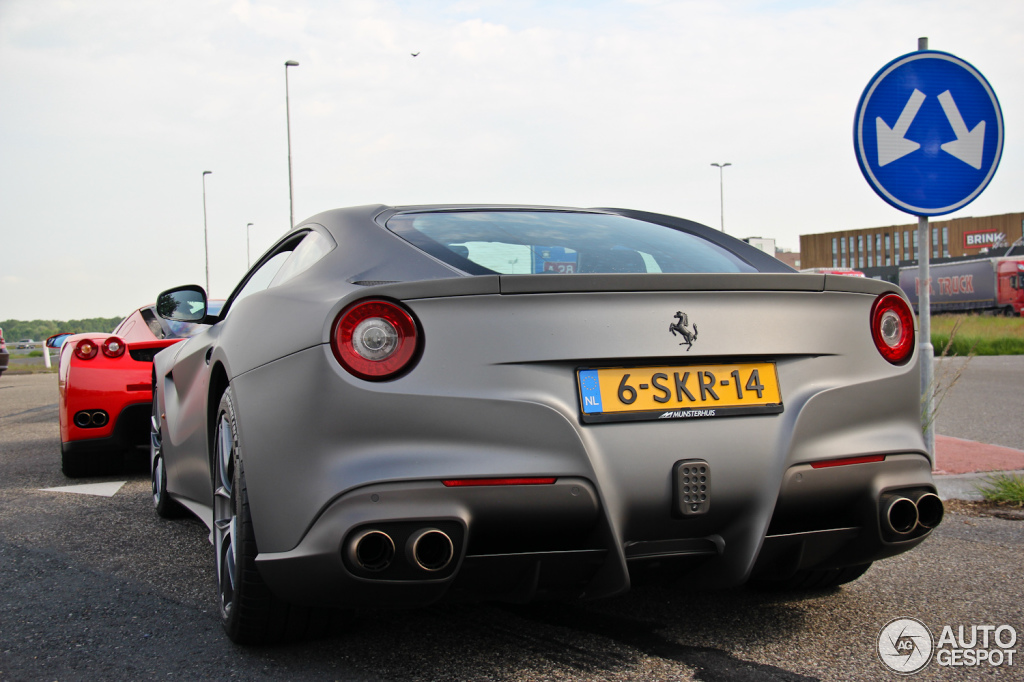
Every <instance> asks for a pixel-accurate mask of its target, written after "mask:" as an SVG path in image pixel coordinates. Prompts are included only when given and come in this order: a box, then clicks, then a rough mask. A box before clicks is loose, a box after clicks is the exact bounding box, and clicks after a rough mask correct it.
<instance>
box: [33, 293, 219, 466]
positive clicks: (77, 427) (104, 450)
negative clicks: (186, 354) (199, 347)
mask: <svg viewBox="0 0 1024 682" xmlns="http://www.w3.org/2000/svg"><path fill="white" fill-rule="evenodd" d="M220 305H221V302H216V303H214V304H212V308H213V309H214V310H216V309H219V306H220ZM204 328H205V325H201V324H195V323H190V322H173V321H169V320H165V319H163V318H161V317H159V316H158V315H157V314H156V310H155V309H154V307H153V306H151V305H150V306H145V307H143V308H139V309H138V310H136V311H135V312H133V313H132V314H131V315H129V316H128V317H126V318H125V319H124V320H122V322H121V324H119V325H117V328H116V329H114V331H113V332H112V333H110V334H96V333H89V334H56V335H54V336H51V337H50V338H49V339H47V341H46V345H47V346H48V347H50V348H59V349H60V360H59V364H58V383H57V386H58V390H59V392H60V401H59V402H60V404H59V412H60V453H61V470H62V471H63V472H64V474H65V475H66V476H71V477H80V476H89V475H91V474H94V473H103V472H104V471H106V470H109V469H111V468H112V467H113V466H116V465H117V464H118V463H120V461H121V457H122V455H123V454H124V453H126V452H130V451H132V450H134V449H135V448H137V447H139V446H148V445H149V418H150V411H151V405H152V399H153V392H152V388H153V384H152V374H153V356H154V355H156V354H157V353H159V352H160V351H161V350H163V349H164V348H166V347H167V346H170V345H172V344H175V343H178V342H179V341H181V340H182V339H186V338H188V337H189V336H192V335H193V334H196V333H197V332H199V331H200V330H202V329H204Z"/></svg>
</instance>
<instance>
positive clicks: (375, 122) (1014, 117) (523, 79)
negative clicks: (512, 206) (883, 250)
mask: <svg viewBox="0 0 1024 682" xmlns="http://www.w3.org/2000/svg"><path fill="white" fill-rule="evenodd" d="M919 36H928V37H929V39H930V47H931V48H932V49H937V50H944V51H947V52H952V53H953V54H956V55H957V56H959V57H961V58H963V59H965V60H967V61H969V62H971V63H972V64H973V65H974V66H975V67H977V68H978V69H979V70H980V71H981V72H982V73H984V74H985V76H986V77H987V78H988V80H989V82H991V83H992V85H993V87H994V89H995V91H996V93H997V95H998V97H999V99H1000V103H1001V105H1002V109H1003V115H1004V118H1005V129H1006V137H1005V147H1004V153H1003V159H1002V163H1001V165H1000V168H999V171H998V172H997V173H996V175H995V178H994V180H993V181H992V183H991V185H989V187H988V189H987V190H986V191H985V193H984V194H982V195H981V197H980V198H979V199H977V200H976V201H975V202H974V203H972V204H971V205H969V206H967V207H966V208H965V209H963V210H961V211H959V212H957V213H954V214H952V215H951V217H958V216H968V215H993V214H999V213H1009V212H1014V211H1021V210H1024V198H1022V196H1021V194H1022V192H1021V189H1022V187H1024V160H1022V158H1021V154H1020V152H1021V150H1022V143H1024V138H1022V135H1024V132H1022V131H1024V121H1022V118H1024V113H1022V112H1024V77H1022V76H1024V50H1022V49H1021V47H1020V46H1021V45H1022V44H1024V3H1017V2H1009V1H1007V0H974V1H973V2H964V1H963V0H953V1H947V0H927V1H918V0H840V1H835V2H830V1H825V0H821V1H817V0H788V1H782V0H779V1H773V0H736V1H726V0H720V1H718V2H710V1H704V0H697V1H682V2H674V1H664V2H662V1H659V0H632V1H629V0H592V1H583V0H579V1H575V2H574V1H571V0H545V1H538V2H531V1H529V0H526V1H521V2H515V1H511V0H508V1H505V0H479V1H474V0H425V1H415V2H414V1H412V0H405V1H402V0H352V1H346V0H175V1H174V2H165V1H153V0H0V98H2V99H0V319H8V318H14V319H37V318H45V319H54V318H55V319H70V318H83V317H95V316H102V317H113V316H118V315H126V314H128V313H129V312H130V311H131V310H133V309H134V308H137V307H138V306H140V305H143V304H146V303H150V302H152V300H153V299H154V298H155V297H156V294H157V293H158V292H159V291H160V290H162V289H164V288H168V287H170V286H174V285H178V284H185V283H193V282H197V283H203V281H204V278H205V274H204V255H203V184H202V172H203V171H204V170H210V171H212V175H209V176H207V177H206V201H207V219H208V226H209V243H210V282H211V289H212V292H211V293H212V295H213V296H215V297H223V296H226V295H227V294H228V293H229V292H230V290H231V288H232V287H233V286H234V284H235V283H236V282H237V281H238V280H239V278H240V277H241V276H242V275H243V274H244V272H245V269H246V266H247V255H246V224H247V223H253V227H252V228H251V230H250V234H251V253H252V259H253V260H255V259H256V258H257V256H258V255H259V254H260V253H262V252H263V251H264V250H265V249H266V248H267V247H269V246H270V245H271V244H272V243H273V241H274V240H275V239H277V237H278V236H280V235H281V234H282V233H283V232H284V231H285V230H286V229H287V227H288V165H287V141H286V135H285V80H284V62H285V60H288V59H294V60H296V61H298V62H299V63H300V66H298V67H293V68H291V69H289V82H290V93H291V125H292V157H293V167H294V185H295V218H296V220H301V219H303V218H305V217H308V216H310V215H313V214H315V213H318V212H320V211H322V210H325V209H329V208H336V207H340V206H353V205H360V204H371V203H384V204H392V205H400V204H411V203H440V202H500V203H541V204H554V205H565V206H621V207H628V208H638V209H644V210H652V211H658V212H663V213H670V214H674V215H680V216H683V217H686V218H690V219H692V220H696V221H698V222H703V223H706V224H709V225H712V226H718V224H719V220H720V215H719V175H718V173H719V172H718V170H717V169H716V168H713V167H711V166H710V164H711V163H712V162H729V163H731V164H733V165H732V166H730V167H729V168H727V169H726V170H725V229H726V231H727V232H728V233H730V234H732V235H734V236H739V237H749V236H764V237H774V238H775V239H776V240H777V242H778V244H779V246H782V247H787V248H792V249H796V248H798V247H799V235H800V234H806V233H813V232H824V231H830V230H835V229H852V228H859V227H872V226H878V225H893V224H905V223H910V222H913V221H914V220H915V219H914V218H913V217H911V216H908V215H906V214H903V213H900V212H898V211H896V210H895V209H893V208H891V207H889V206H888V205H887V204H885V203H884V202H883V201H882V200H881V199H879V198H878V197H877V196H876V195H875V194H874V192H873V191H872V190H871V189H870V188H869V186H868V185H867V183H866V182H865V181H864V179H863V177H862V176H861V174H860V171H859V169H858V167H857V162H856V158H855V156H854V152H853V143H852V125H853V116H854V109H855V107H856V105H857V101H858V98H859V97H860V94H861V91H862V90H863V89H864V87H865V86H866V84H867V82H868V80H869V79H870V78H871V76H872V75H873V74H874V73H875V72H876V71H878V70H879V69H880V68H881V67H882V66H883V65H885V64H886V63H887V62H889V61H890V60H891V59H893V58H895V57H897V56H899V55H901V54H905V53H907V52H911V51H913V50H915V49H916V46H917V38H918V37H919ZM412 52H419V53H420V55H419V56H418V57H415V58H414V57H412V56H411V54H410V53H412Z"/></svg>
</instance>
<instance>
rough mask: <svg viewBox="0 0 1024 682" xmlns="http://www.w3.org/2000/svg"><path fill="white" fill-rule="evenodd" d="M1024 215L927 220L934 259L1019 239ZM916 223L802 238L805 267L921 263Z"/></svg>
mask: <svg viewBox="0 0 1024 682" xmlns="http://www.w3.org/2000/svg"><path fill="white" fill-rule="evenodd" d="M1022 226H1024V213H1006V214H1004V215H996V216H985V217H982V218H954V219H952V220H941V219H938V218H931V219H929V221H928V231H929V233H930V235H929V237H930V240H929V241H930V243H931V258H933V259H938V258H955V257H959V256H975V255H980V254H982V253H983V249H987V248H989V247H991V246H993V245H996V244H1004V245H1010V244H1013V243H1014V242H1016V241H1017V240H1019V239H1021V237H1022ZM918 252H919V245H918V232H917V223H916V222H915V223H913V224H908V225H892V226H889V227H870V228H866V229H861V230H844V231H840V232H825V233H822V234H805V235H800V259H801V261H802V262H803V267H805V268H854V269H857V270H863V269H865V268H881V267H890V266H896V265H899V264H900V263H901V262H904V261H913V260H916V259H917V254H918Z"/></svg>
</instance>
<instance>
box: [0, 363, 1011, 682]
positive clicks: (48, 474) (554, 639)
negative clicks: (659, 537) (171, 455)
mask: <svg viewBox="0 0 1024 682" xmlns="http://www.w3.org/2000/svg"><path fill="white" fill-rule="evenodd" d="M971 385H972V384H970V383H965V384H963V385H958V389H957V390H960V391H963V395H964V396H965V397H964V400H967V401H968V402H967V403H965V404H970V402H969V400H970V398H968V397H967V396H968V395H969V394H971V391H972V390H973V389H971ZM984 388H986V390H987V387H984ZM951 395H952V394H951ZM950 399H951V400H952V399H953V398H952V397H951V398H950ZM56 400H57V394H56V377H55V376H54V375H52V374H49V375H15V376H4V377H3V378H2V379H0V566H2V567H3V570H2V571H0V614H2V615H0V680H7V679H11V680H44V679H45V680H56V679H59V680H97V679H100V680H105V679H137V680H155V679H160V680H168V679H190V680H191V679H227V678H244V679H252V680H270V679H274V680H279V679H289V680H330V679H338V680H466V679H489V680H593V679H599V680H706V681H718V680H814V679H820V680H886V679H890V680H897V679H900V677H899V676H897V675H896V674H894V673H892V672H890V671H889V670H888V669H887V668H885V667H884V666H883V665H882V664H881V662H880V661H879V655H878V650H877V640H878V637H879V632H880V630H881V628H882V627H883V626H884V625H886V623H888V622H889V621H891V620H892V619H894V618H902V617H913V618H917V619H920V620H921V621H922V622H924V623H925V624H926V625H927V626H928V627H929V628H930V629H931V631H932V632H933V633H934V635H935V636H936V637H937V636H938V635H939V632H940V631H941V630H942V629H943V627H944V626H947V625H949V626H951V627H953V628H954V629H955V628H956V627H957V626H959V625H964V626H966V627H968V628H969V627H970V626H971V625H973V624H978V625H983V624H991V625H1002V624H1008V625H1010V626H1012V627H1013V628H1015V631H1016V632H1017V633H1019V635H1020V638H1019V639H1024V615H1022V609H1021V604H1022V603H1024V522H1017V521H1010V520H1002V519H996V518H983V517H976V516H968V515H961V514H948V515H947V517H946V519H945V521H944V522H943V524H942V525H941V526H940V527H939V528H938V529H937V531H936V532H935V533H934V534H933V537H931V538H930V539H928V540H927V541H926V542H925V543H924V544H923V545H922V546H921V547H919V548H918V549H916V550H914V551H911V552H909V553H907V554H903V555H901V556H899V557H896V558H893V559H889V560H886V561H882V562H878V563H876V564H875V565H874V566H873V567H872V568H871V570H869V571H868V573H867V574H866V575H865V576H864V577H862V578H861V579H859V580H857V581H856V582H854V583H851V584H849V585H846V586H844V587H842V588H840V589H835V590H826V591H818V592H807V593H803V594H776V593H764V592H757V591H754V590H748V589H736V590H727V591H720V592H707V591H702V590H701V589H700V585H686V584H681V585H674V586H665V585H660V584H659V585H638V586H635V587H634V589H633V590H632V591H631V592H630V593H629V594H626V595H624V596H621V597H616V598H613V599H609V600H605V601H598V602H591V603H584V604H564V603H539V604H529V605H503V604H493V603H483V604H477V603H471V604H450V605H442V606H436V607H432V608H427V609H421V610H416V611H408V612H405V611H362V612H358V613H355V614H339V616H338V618H337V619H336V623H335V625H334V627H333V628H332V630H331V631H330V632H329V633H328V634H327V636H325V637H324V638H322V639H319V640H316V641H312V642H303V643H299V644H293V645H290V646H280V647H272V648H264V649H259V648H245V647H239V646H236V645H233V644H232V643H231V642H230V641H229V640H228V639H227V638H226V637H225V636H224V635H223V633H222V632H221V629H220V625H219V622H218V615H217V604H216V602H215V598H214V597H215V592H214V584H213V577H212V576H213V560H214V559H213V551H212V548H211V546H210V544H209V541H208V532H207V530H206V528H205V526H204V525H203V524H202V523H200V522H199V521H196V520H193V519H182V520H175V521H166V520H162V519H160V518H158V517H157V516H156V514H155V513H154V511H153V510H152V506H151V500H150V489H149V478H148V471H147V470H146V461H145V457H144V455H143V456H141V457H139V458H138V460H136V461H134V462H132V461H128V462H126V465H127V466H126V469H125V471H124V472H123V474H122V475H119V476H106V477H102V478H95V479H80V480H72V479H68V478H65V477H64V476H63V474H61V472H60V454H59V446H60V443H59V435H58V429H57V407H56ZM987 418H992V419H996V417H991V415H990V416H989V417H987ZM945 423H946V424H948V423H949V422H945ZM943 425H944V422H943V421H942V419H941V418H940V422H939V426H940V428H939V432H940V433H946V434H948V435H954V436H958V437H961V438H965V437H968V435H967V434H964V433H962V432H960V433H952V432H950V431H943ZM999 444H1002V445H1007V446H1010V447H1013V442H1009V440H1008V441H1007V442H1001V443H999ZM122 481H123V485H120V486H119V487H118V486H117V484H118V483H121V482H122ZM101 482H110V483H113V484H114V485H113V486H111V488H112V489H115V488H116V492H114V493H113V494H112V495H111V496H109V497H107V496H99V495H94V494H79V493H75V492H57V491H52V490H48V489H50V488H55V487H67V486H77V485H80V484H85V483H101ZM107 492H109V491H107ZM1021 648H1024V642H1021V641H1018V642H1017V644H1016V649H1018V650H1019V649H1021ZM1021 666H1024V660H1022V661H1019V662H1017V664H1016V665H1015V666H1013V667H1012V668H1011V667H1006V666H1000V667H992V666H988V665H986V666H985V667H983V668H964V667H959V668H950V667H941V666H939V665H938V664H937V663H936V662H934V661H933V662H932V663H931V664H930V665H929V666H928V667H927V668H926V669H925V670H923V671H922V672H921V673H919V674H918V675H916V676H915V677H914V679H918V680H931V679H943V680H946V679H948V680H970V679H978V678H979V677H981V676H983V675H985V676H987V675H990V674H994V675H996V676H998V677H1002V678H1003V679H1024V674H1022V668H1021Z"/></svg>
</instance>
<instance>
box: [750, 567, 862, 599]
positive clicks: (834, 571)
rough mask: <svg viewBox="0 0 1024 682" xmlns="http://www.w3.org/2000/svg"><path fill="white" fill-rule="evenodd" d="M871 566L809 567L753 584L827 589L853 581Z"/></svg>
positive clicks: (766, 587)
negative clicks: (782, 576)
mask: <svg viewBox="0 0 1024 682" xmlns="http://www.w3.org/2000/svg"><path fill="white" fill-rule="evenodd" d="M869 568H871V562H868V563H866V564H860V565H858V566H844V567H843V568H807V569H803V570H800V571H797V572H796V573H795V574H794V575H792V576H791V577H789V578H785V579H783V580H754V581H752V585H753V586H754V587H756V588H758V589H762V590H772V591H786V592H789V591H800V590H825V589H829V588H831V587H838V586H839V585H843V584H845V583H849V582H853V581H854V580H856V579H857V578H859V577H861V576H862V575H864V574H865V573H867V570H868V569H869Z"/></svg>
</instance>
